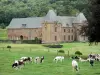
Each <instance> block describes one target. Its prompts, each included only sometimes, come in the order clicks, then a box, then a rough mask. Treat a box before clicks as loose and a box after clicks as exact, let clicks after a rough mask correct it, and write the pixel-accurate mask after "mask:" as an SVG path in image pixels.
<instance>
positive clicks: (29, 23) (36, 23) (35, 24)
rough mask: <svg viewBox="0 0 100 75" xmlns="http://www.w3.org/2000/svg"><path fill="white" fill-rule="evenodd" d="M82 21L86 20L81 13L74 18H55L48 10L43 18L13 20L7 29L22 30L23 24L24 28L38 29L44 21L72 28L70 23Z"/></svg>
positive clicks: (54, 14) (51, 11) (53, 13)
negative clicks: (55, 22)
mask: <svg viewBox="0 0 100 75" xmlns="http://www.w3.org/2000/svg"><path fill="white" fill-rule="evenodd" d="M84 20H86V18H85V16H84V15H83V13H80V14H79V15H77V16H76V17H74V16H57V14H56V13H55V12H54V11H53V10H49V11H48V13H47V15H46V16H44V17H30V18H14V19H12V21H11V22H10V24H9V26H8V27H7V28H22V25H23V24H26V27H25V28H39V27H41V25H42V23H43V22H44V21H48V22H54V21H57V22H59V23H61V24H62V26H63V27H72V23H82V22H83V21H84Z"/></svg>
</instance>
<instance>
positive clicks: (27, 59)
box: [20, 57, 32, 62]
mask: <svg viewBox="0 0 100 75" xmlns="http://www.w3.org/2000/svg"><path fill="white" fill-rule="evenodd" d="M20 59H21V60H23V61H24V62H27V61H29V62H32V57H21V58H20Z"/></svg>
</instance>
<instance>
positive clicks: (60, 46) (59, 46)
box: [43, 45, 63, 48]
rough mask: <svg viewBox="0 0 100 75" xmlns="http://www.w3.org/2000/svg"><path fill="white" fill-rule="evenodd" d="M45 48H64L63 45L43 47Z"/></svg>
mask: <svg viewBox="0 0 100 75" xmlns="http://www.w3.org/2000/svg"><path fill="white" fill-rule="evenodd" d="M43 46H44V47H49V48H62V47H63V45H43Z"/></svg>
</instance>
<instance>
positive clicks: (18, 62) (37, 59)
mask: <svg viewBox="0 0 100 75" xmlns="http://www.w3.org/2000/svg"><path fill="white" fill-rule="evenodd" d="M71 58H72V68H73V70H76V71H79V68H78V61H80V62H89V63H90V65H91V66H93V64H94V61H100V54H89V55H88V57H87V59H83V58H81V57H78V56H75V57H71ZM76 59H78V61H77V60H76ZM43 61H44V56H42V57H39V56H37V57H35V58H32V57H21V58H20V59H19V60H15V61H14V63H13V64H12V68H16V69H18V68H22V66H25V65H26V63H33V62H34V63H36V64H38V63H43ZM58 61H60V62H63V61H64V56H56V57H55V58H54V59H53V62H55V63H57V62H58Z"/></svg>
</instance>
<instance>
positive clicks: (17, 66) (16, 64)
mask: <svg viewBox="0 0 100 75" xmlns="http://www.w3.org/2000/svg"><path fill="white" fill-rule="evenodd" d="M22 65H25V64H24V62H23V60H15V62H14V63H13V64H12V68H20V66H22Z"/></svg>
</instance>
